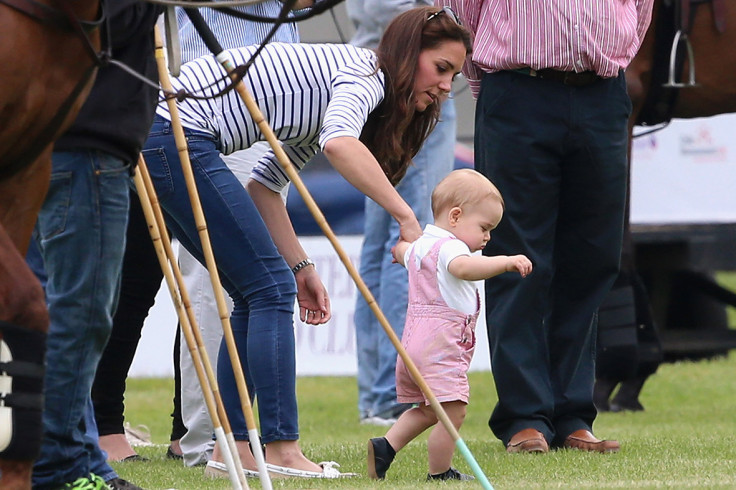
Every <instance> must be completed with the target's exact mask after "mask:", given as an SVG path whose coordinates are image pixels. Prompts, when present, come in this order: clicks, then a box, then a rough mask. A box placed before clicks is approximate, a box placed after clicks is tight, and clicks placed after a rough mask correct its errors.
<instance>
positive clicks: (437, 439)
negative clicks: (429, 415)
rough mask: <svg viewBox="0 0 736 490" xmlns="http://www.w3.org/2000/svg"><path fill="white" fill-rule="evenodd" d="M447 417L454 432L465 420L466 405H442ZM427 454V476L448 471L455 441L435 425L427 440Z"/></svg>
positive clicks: (456, 403) (445, 430)
mask: <svg viewBox="0 0 736 490" xmlns="http://www.w3.org/2000/svg"><path fill="white" fill-rule="evenodd" d="M441 405H442V408H444V409H445V412H446V413H447V416H448V417H449V418H450V421H451V422H452V425H453V426H455V429H456V430H459V429H460V426H461V425H462V424H463V420H465V407H466V404H465V403H464V402H461V401H454V402H445V403H442V404H441ZM427 452H428V454H429V474H430V475H437V474H440V473H444V472H446V471H447V470H448V469H450V464H451V463H452V455H453V453H454V452H455V441H454V440H453V439H452V436H451V435H450V433H449V432H447V429H445V426H444V425H442V424H437V426H435V428H434V429H432V433H431V434H430V435H429V439H428V440H427Z"/></svg>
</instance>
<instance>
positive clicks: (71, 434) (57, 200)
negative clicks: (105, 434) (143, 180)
mask: <svg viewBox="0 0 736 490" xmlns="http://www.w3.org/2000/svg"><path fill="white" fill-rule="evenodd" d="M129 181H130V174H129V167H128V164H127V163H126V162H123V161H121V160H120V159H118V158H116V157H113V156H111V155H108V154H105V153H100V152H87V151H84V152H56V153H54V155H53V170H52V175H51V185H50V188H49V192H48V195H47V196H46V201H45V202H44V204H43V208H42V209H41V212H40V214H39V216H38V222H37V224H36V230H35V236H36V241H37V244H38V246H39V247H38V248H39V251H40V253H41V256H42V258H43V264H44V267H45V269H46V272H47V273H48V281H47V284H46V300H47V302H48V306H49V315H50V318H51V324H50V326H49V333H48V341H47V342H48V345H47V351H46V365H47V369H46V375H45V378H44V397H45V404H44V413H43V425H44V439H43V443H42V446H41V455H40V456H39V458H38V459H37V460H36V463H35V465H34V468H33V485H34V488H48V487H55V486H60V485H62V484H64V483H67V482H72V481H74V480H76V479H77V478H79V477H82V476H87V475H88V474H89V473H90V472H91V471H94V472H95V473H96V474H98V475H99V476H101V477H103V478H107V479H110V478H113V477H114V476H116V475H115V473H114V471H113V470H112V468H110V466H109V465H107V463H106V462H105V459H106V458H105V454H104V453H103V452H102V451H100V449H99V447H98V445H97V436H96V427H94V424H90V423H89V421H90V420H93V418H92V405H91V399H90V390H91V387H92V380H93V379H94V376H95V370H96V369H97V364H98V362H99V359H100V356H101V355H102V351H103V349H104V347H105V344H106V342H107V339H108V337H109V335H110V330H111V328H112V314H113V312H114V311H115V306H116V301H117V294H118V289H119V284H120V270H121V266H122V258H123V250H124V249H125V228H126V226H127V223H128V202H129V201H128V186H129ZM100 473H101V474H100Z"/></svg>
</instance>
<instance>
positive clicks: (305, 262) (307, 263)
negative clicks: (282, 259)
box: [291, 258, 314, 274]
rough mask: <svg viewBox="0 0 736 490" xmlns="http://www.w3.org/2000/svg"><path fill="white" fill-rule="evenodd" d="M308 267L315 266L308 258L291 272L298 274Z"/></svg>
mask: <svg viewBox="0 0 736 490" xmlns="http://www.w3.org/2000/svg"><path fill="white" fill-rule="evenodd" d="M308 265H314V261H313V260H312V259H310V258H306V259H304V260H302V261H301V262H299V263H298V264H296V265H295V266H294V267H292V268H291V272H293V273H294V274H296V273H297V272H299V271H300V270H302V269H304V268H305V267H306V266H308Z"/></svg>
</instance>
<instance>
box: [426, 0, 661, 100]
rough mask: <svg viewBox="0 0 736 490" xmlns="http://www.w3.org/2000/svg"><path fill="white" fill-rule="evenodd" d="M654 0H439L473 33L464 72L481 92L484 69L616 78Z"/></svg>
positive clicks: (641, 32) (637, 42)
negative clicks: (585, 73)
mask: <svg viewBox="0 0 736 490" xmlns="http://www.w3.org/2000/svg"><path fill="white" fill-rule="evenodd" d="M653 2H654V0H436V4H437V5H439V6H445V5H447V6H450V7H452V9H453V10H454V11H455V12H456V13H457V14H458V17H460V20H461V21H462V23H463V25H464V26H465V27H467V28H468V29H470V31H471V32H472V33H473V36H474V41H473V54H472V59H471V61H472V63H468V62H466V63H465V67H464V68H463V73H464V74H465V76H466V77H467V79H468V82H469V83H470V88H471V90H472V92H473V96H474V97H477V96H478V90H479V89H480V79H481V77H482V75H483V73H484V72H488V73H492V72H495V71H501V70H514V69H517V68H525V67H529V68H534V69H535V70H538V69H542V68H553V69H556V70H561V71H575V72H581V71H586V70H592V71H595V72H596V73H597V74H598V75H600V76H601V77H605V78H609V77H615V76H616V75H617V74H618V72H619V70H620V69H624V68H626V67H627V66H628V65H629V63H630V62H631V59H632V58H633V57H634V55H635V54H636V52H637V51H638V50H639V46H641V42H642V41H643V39H644V34H646V30H647V27H648V26H649V22H650V20H651V17H652V3H653Z"/></svg>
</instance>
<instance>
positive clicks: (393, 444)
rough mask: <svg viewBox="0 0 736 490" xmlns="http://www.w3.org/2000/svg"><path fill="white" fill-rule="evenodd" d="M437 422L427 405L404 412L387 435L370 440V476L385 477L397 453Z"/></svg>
mask: <svg viewBox="0 0 736 490" xmlns="http://www.w3.org/2000/svg"><path fill="white" fill-rule="evenodd" d="M436 423H437V417H436V416H435V415H434V412H432V409H431V408H430V407H428V406H426V405H422V406H419V407H414V408H412V409H410V410H407V411H406V412H404V413H402V414H401V416H400V417H399V420H397V421H396V423H395V424H394V425H393V426H392V427H391V428H390V429H389V430H388V432H387V433H386V437H376V438H374V439H371V440H370V441H368V476H370V477H371V478H377V479H383V478H384V477H385V476H386V471H387V470H388V468H389V466H391V462H392V461H393V460H394V456H396V453H397V452H398V451H399V450H401V448H403V447H404V446H406V445H407V444H408V443H409V441H411V440H412V439H414V438H415V437H416V436H418V435H419V434H421V433H422V432H424V431H425V430H427V428H428V427H431V426H433V425H434V424H436Z"/></svg>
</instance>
